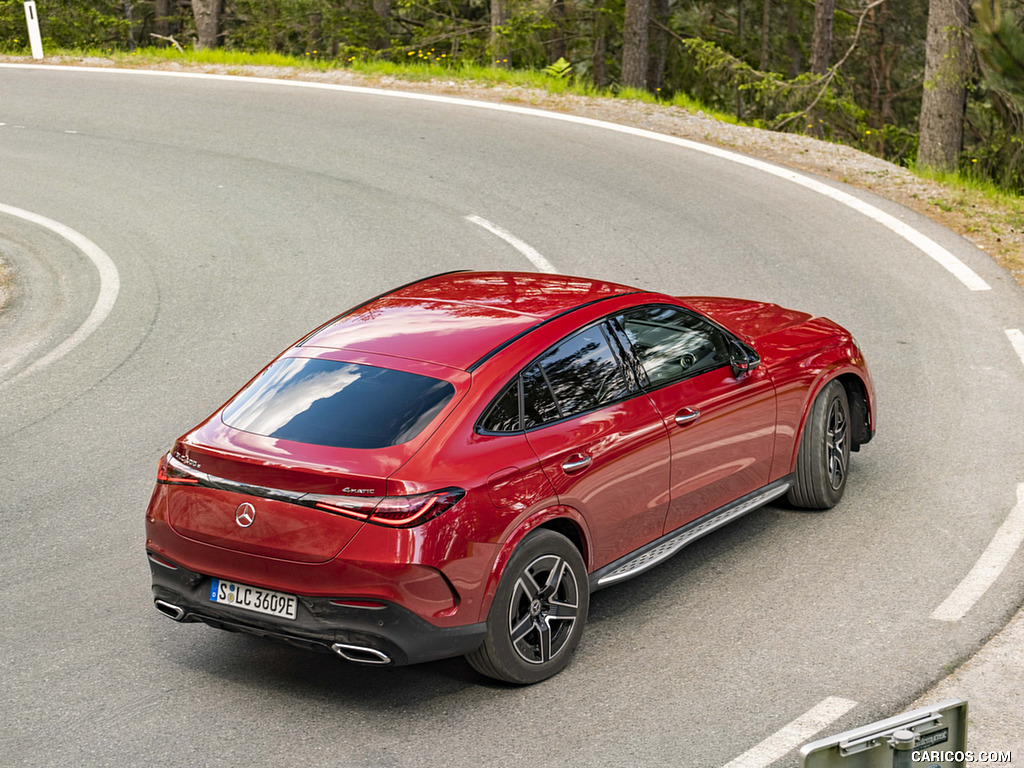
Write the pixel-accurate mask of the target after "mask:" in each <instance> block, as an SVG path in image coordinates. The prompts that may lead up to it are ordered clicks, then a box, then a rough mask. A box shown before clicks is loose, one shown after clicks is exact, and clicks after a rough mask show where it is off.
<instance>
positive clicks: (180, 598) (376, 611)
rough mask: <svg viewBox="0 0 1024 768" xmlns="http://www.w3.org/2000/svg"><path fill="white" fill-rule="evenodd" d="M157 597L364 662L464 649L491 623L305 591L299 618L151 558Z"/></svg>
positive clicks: (189, 614) (216, 620)
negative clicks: (220, 592) (238, 600)
mask: <svg viewBox="0 0 1024 768" xmlns="http://www.w3.org/2000/svg"><path fill="white" fill-rule="evenodd" d="M149 565H150V571H151V573H152V576H153V600H154V604H155V605H156V607H157V609H158V610H159V611H160V612H161V613H163V614H164V615H166V616H168V617H170V618H172V619H174V620H175V621H181V622H192V621H201V622H204V623H205V624H209V625H210V626H212V627H216V628H218V629H224V630H228V631H233V632H246V633H249V634H253V635H259V636H263V637H269V638H272V639H275V640H280V641H283V642H287V643H290V644H292V645H297V646H299V647H302V648H307V649H311V650H324V651H334V652H335V653H337V654H338V655H339V656H341V657H342V658H345V659H348V660H349V661H357V662H361V663H365V664H379V665H391V666H402V665H405V664H417V663H420V662H424V661H434V660H436V659H444V658H449V657H452V656H462V655H464V654H466V653H470V652H472V651H475V650H476V649H477V648H478V647H480V643H481V642H483V638H484V633H485V631H486V624H485V623H483V622H481V623H479V624H469V625H465V626H454V627H437V626H434V625H433V624H430V623H429V622H427V621H424V620H423V619H421V618H420V617H419V616H417V615H415V614H414V613H412V612H411V611H409V610H406V609H405V608H402V607H400V606H397V605H394V604H393V603H388V602H386V601H379V603H380V605H382V606H383V607H374V608H362V607H355V606H342V605H335V604H334V603H332V602H331V598H326V597H307V596H303V595H298V596H297V597H298V604H297V608H296V617H295V619H294V620H290V619H283V618H276V617H273V616H265V615H262V614H258V613H253V612H251V611H247V610H244V609H241V608H235V607H232V606H227V605H222V604H220V603H212V602H210V600H209V592H210V577H209V576H206V575H204V574H201V573H196V572H195V571H191V570H189V569H187V568H185V567H183V566H181V565H178V564H177V563H172V562H171V561H169V560H167V558H166V557H165V556H163V555H160V556H159V559H154V557H153V556H152V555H151V556H150V558H149Z"/></svg>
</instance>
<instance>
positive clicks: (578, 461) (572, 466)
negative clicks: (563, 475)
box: [562, 453, 593, 473]
mask: <svg viewBox="0 0 1024 768" xmlns="http://www.w3.org/2000/svg"><path fill="white" fill-rule="evenodd" d="M591 461H593V459H591V457H590V456H587V455H586V454H584V453H574V454H573V455H572V456H570V457H569V458H567V459H566V460H565V461H563V462H562V471H563V472H570V473H571V472H579V471H580V470H581V469H586V468H587V467H589V466H590V462H591Z"/></svg>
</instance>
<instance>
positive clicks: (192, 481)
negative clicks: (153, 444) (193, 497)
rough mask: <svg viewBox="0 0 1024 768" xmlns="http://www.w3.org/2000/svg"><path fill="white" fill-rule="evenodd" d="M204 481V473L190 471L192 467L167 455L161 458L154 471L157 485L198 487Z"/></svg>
mask: <svg viewBox="0 0 1024 768" xmlns="http://www.w3.org/2000/svg"><path fill="white" fill-rule="evenodd" d="M205 479H206V475H205V473H203V472H200V471H198V470H195V469H192V467H190V466H188V465H187V464H185V463H183V462H181V461H178V460H177V459H176V458H174V457H173V456H172V455H171V454H169V453H168V454H167V455H165V456H163V457H161V459H160V463H159V464H158V465H157V469H156V481H157V482H158V483H168V484H170V485H198V484H199V483H200V482H202V481H203V480H205Z"/></svg>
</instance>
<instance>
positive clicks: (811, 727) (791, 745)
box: [722, 696, 857, 768]
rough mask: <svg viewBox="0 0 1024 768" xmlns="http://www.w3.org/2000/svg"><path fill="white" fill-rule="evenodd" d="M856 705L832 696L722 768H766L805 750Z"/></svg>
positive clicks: (854, 702) (853, 702)
mask: <svg viewBox="0 0 1024 768" xmlns="http://www.w3.org/2000/svg"><path fill="white" fill-rule="evenodd" d="M856 706H857V702H856V701H850V700H849V699H840V698H838V697H836V696H830V697H829V698H827V699H825V700H824V701H823V702H821V703H820V704H818V705H817V706H816V707H814V708H813V709H810V710H808V711H807V712H805V713H804V714H802V715H800V717H798V718H797V719H796V720H794V721H793V722H791V723H790V724H789V725H787V726H786V727H785V728H783V729H782V730H781V731H779V732H777V733H775V734H773V735H772V736H769V737H768V738H767V739H765V740H764V741H762V742H761V743H760V744H758V745H757V746H756V747H752V748H751V749H748V750H747V751H746V752H744V753H743V754H742V755H740V756H739V757H737V758H736V759H734V760H730V761H729V763H727V764H726V765H724V766H723V767H722V768H765V766H768V765H771V764H772V763H774V762H775V761H776V760H778V759H779V758H780V757H782V756H783V755H785V754H786V753H787V752H790V751H791V750H794V749H796V748H797V747H800V746H802V745H803V744H804V743H805V742H806V741H807V740H808V739H810V738H811V737H812V736H814V734H816V733H817V732H818V731H820V730H822V729H823V728H826V727H828V726H829V725H831V724H832V723H834V722H835V721H836V720H838V719H839V718H840V717H842V716H843V715H845V714H846V713H847V712H849V711H850V710H851V709H853V708H854V707H856Z"/></svg>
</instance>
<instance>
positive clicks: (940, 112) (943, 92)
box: [917, 0, 971, 171]
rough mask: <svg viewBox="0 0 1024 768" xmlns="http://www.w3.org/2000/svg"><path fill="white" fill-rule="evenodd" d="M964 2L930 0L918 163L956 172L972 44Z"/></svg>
mask: <svg viewBox="0 0 1024 768" xmlns="http://www.w3.org/2000/svg"><path fill="white" fill-rule="evenodd" d="M969 12H970V9H969V6H968V0H930V2H929V3H928V38H927V40H926V42H925V67H924V94H923V95H922V97H921V123H920V127H921V135H920V137H919V140H918V149H917V162H918V164H920V165H922V166H928V167H931V168H938V169H939V170H944V171H953V170H956V167H957V161H958V160H959V158H960V149H961V147H962V146H963V137H964V109H965V107H966V104H967V81H968V78H969V77H970V74H971V48H970V42H969V39H968V32H967V26H968V23H969V21H970V16H969Z"/></svg>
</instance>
